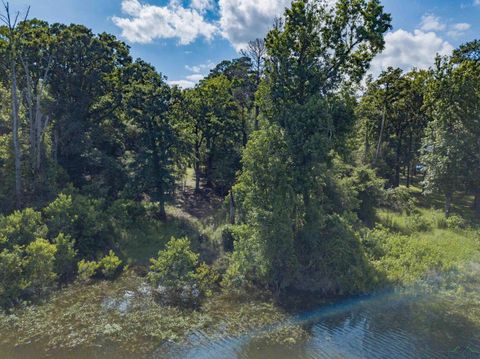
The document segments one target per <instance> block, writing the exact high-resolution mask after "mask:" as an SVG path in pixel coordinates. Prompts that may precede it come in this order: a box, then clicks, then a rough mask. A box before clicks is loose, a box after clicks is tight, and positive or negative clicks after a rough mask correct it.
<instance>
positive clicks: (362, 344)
mask: <svg viewBox="0 0 480 359" xmlns="http://www.w3.org/2000/svg"><path fill="white" fill-rule="evenodd" d="M477 304H478V305H480V303H477ZM452 305H453V303H452V302H450V301H449V300H447V299H445V298H443V299H439V298H433V297H432V298H430V297H425V296H422V297H419V296H414V297H412V296H408V295H405V294H388V295H380V296H377V297H369V298H364V299H355V300H349V301H344V302H341V303H339V304H335V305H331V306H327V307H325V308H322V309H319V310H316V311H311V312H306V313H303V314H300V315H297V316H294V317H292V319H291V320H292V322H294V323H299V324H301V325H303V326H305V328H306V329H307V331H308V332H309V334H310V335H309V338H308V339H306V340H305V341H303V342H301V343H296V344H293V345H292V344H289V345H272V344H269V343H268V342H264V341H262V340H261V339H256V338H257V337H261V336H262V330H259V332H258V333H252V335H247V336H244V337H240V338H228V337H226V338H223V339H219V340H213V341H212V340H211V339H210V338H208V337H206V336H202V335H201V334H200V333H197V335H195V336H192V338H191V343H190V345H187V346H182V347H177V348H172V349H171V352H170V353H169V354H168V356H165V354H164V353H158V354H157V355H156V356H155V355H154V357H155V358H165V357H168V358H189V359H209V358H242V359H265V358H275V359H296V358H298V359H304V358H305V359H307V358H309V359H310V358H312V359H313V358H339V359H340V358H352V359H353V358H369V359H370V358H480V332H479V328H478V327H477V326H476V325H475V324H473V323H470V322H469V321H468V320H466V319H465V317H464V316H463V315H458V313H457V314H453V312H452V311H451V309H452V308H451V306H452ZM279 325H281V324H279ZM274 329H275V328H264V329H263V331H268V330H274Z"/></svg>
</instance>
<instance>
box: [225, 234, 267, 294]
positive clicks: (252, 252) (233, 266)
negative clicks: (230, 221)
mask: <svg viewBox="0 0 480 359" xmlns="http://www.w3.org/2000/svg"><path fill="white" fill-rule="evenodd" d="M231 230H232V235H233V237H234V238H235V240H234V248H235V250H234V251H233V253H232V255H231V257H230V260H229V263H228V264H229V265H228V269H227V271H226V273H225V275H224V277H223V281H222V285H223V286H224V287H227V288H229V289H234V290H244V289H249V288H251V287H252V285H255V284H257V285H261V286H265V285H266V281H267V280H268V278H266V275H267V265H268V263H266V262H265V260H264V255H263V253H264V250H265V248H264V247H263V243H262V242H261V241H260V240H259V238H258V234H255V233H254V232H252V229H251V228H250V227H249V226H247V225H242V226H235V227H232V228H231Z"/></svg>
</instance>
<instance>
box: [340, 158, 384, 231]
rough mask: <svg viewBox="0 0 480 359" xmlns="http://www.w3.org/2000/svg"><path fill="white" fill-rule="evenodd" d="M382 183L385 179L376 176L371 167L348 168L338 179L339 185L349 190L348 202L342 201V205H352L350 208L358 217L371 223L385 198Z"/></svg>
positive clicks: (345, 206)
mask: <svg viewBox="0 0 480 359" xmlns="http://www.w3.org/2000/svg"><path fill="white" fill-rule="evenodd" d="M344 175H345V174H344ZM384 184H385V180H383V179H381V178H379V177H377V175H376V174H375V171H374V170H372V169H371V168H368V167H366V166H363V167H353V168H350V170H349V171H347V175H346V176H345V177H343V178H342V179H341V181H340V185H341V186H343V187H344V189H345V190H347V191H349V192H350V193H349V194H350V196H349V197H350V198H348V199H347V202H348V203H344V204H343V207H344V208H348V207H349V206H353V208H352V210H353V212H355V213H356V214H357V216H358V218H360V219H361V220H362V221H363V222H365V223H366V224H368V225H372V224H373V223H374V222H375V218H376V208H377V207H378V206H379V205H380V204H381V203H382V201H383V200H384V198H385V192H384V190H383V187H384Z"/></svg>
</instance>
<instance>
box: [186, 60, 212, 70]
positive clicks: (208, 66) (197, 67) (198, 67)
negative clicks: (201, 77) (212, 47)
mask: <svg viewBox="0 0 480 359" xmlns="http://www.w3.org/2000/svg"><path fill="white" fill-rule="evenodd" d="M214 67H215V64H214V63H213V62H211V61H209V62H207V63H205V64H199V65H193V66H189V65H185V68H186V69H187V70H188V71H190V72H193V73H201V72H205V71H208V70H211V69H213V68H214Z"/></svg>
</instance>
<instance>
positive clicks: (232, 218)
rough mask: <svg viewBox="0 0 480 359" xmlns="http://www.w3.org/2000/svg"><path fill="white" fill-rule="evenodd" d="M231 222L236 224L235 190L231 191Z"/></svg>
mask: <svg viewBox="0 0 480 359" xmlns="http://www.w3.org/2000/svg"><path fill="white" fill-rule="evenodd" d="M230 224H235V199H234V198H233V191H230Z"/></svg>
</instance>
